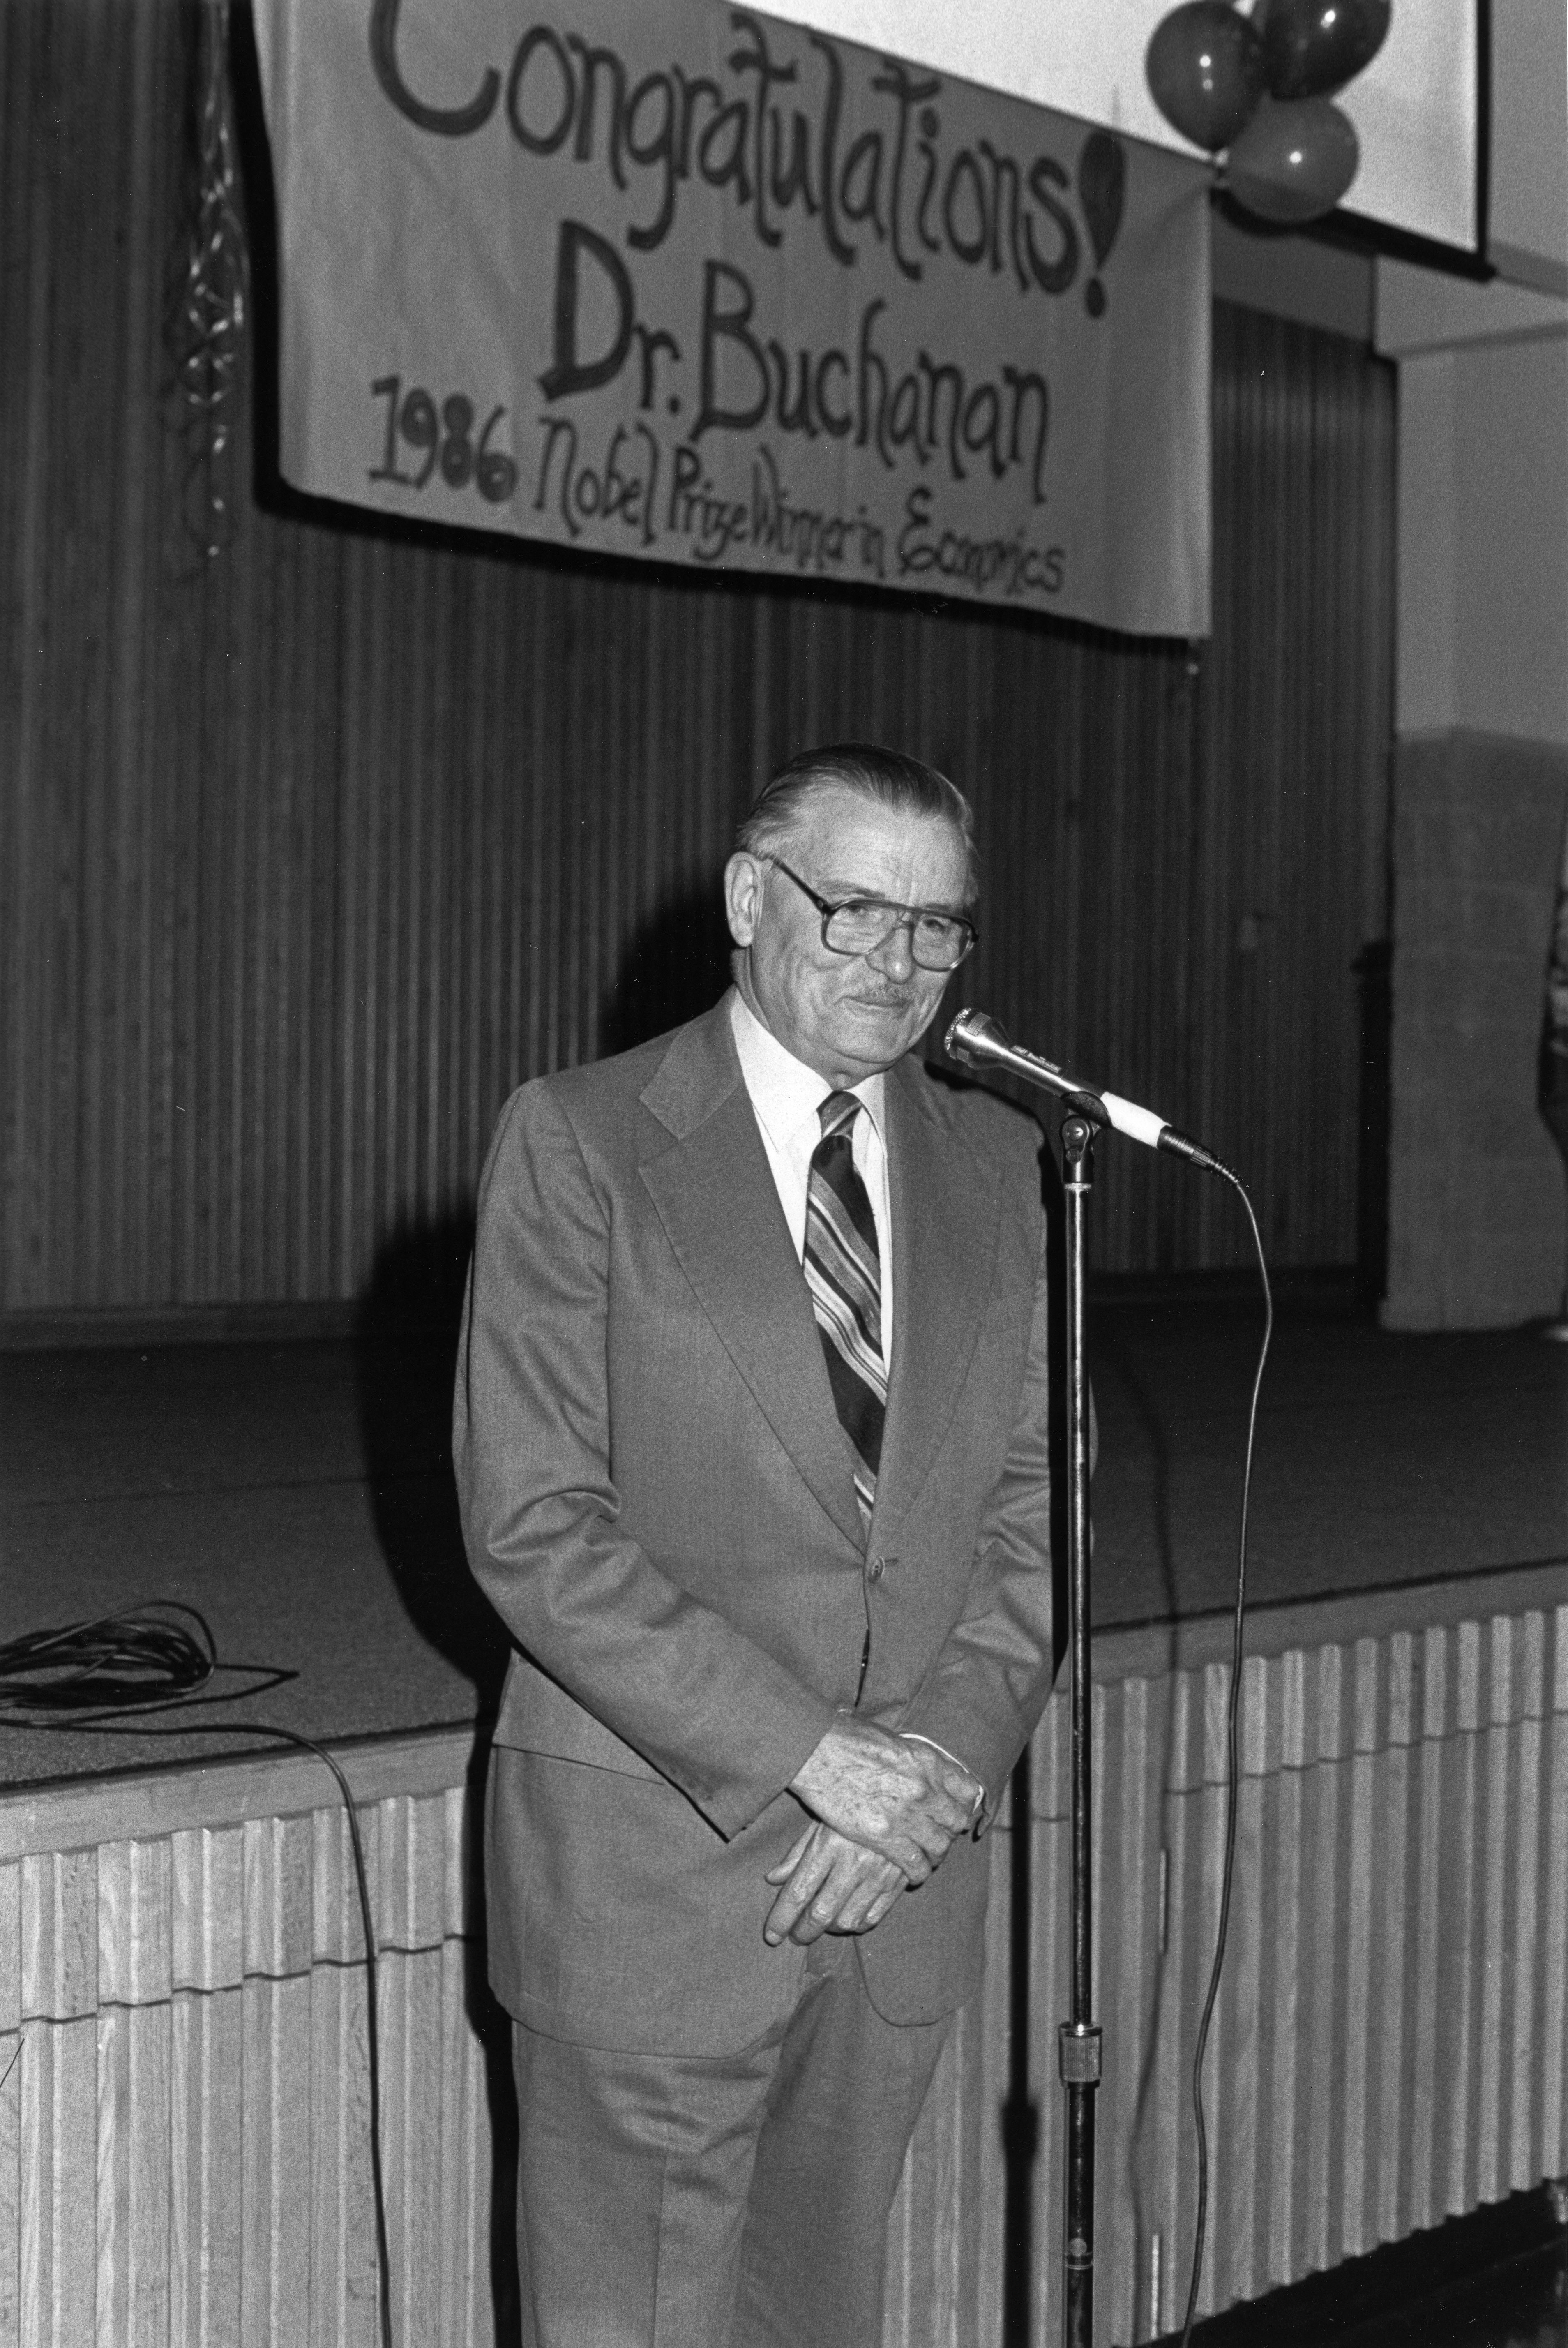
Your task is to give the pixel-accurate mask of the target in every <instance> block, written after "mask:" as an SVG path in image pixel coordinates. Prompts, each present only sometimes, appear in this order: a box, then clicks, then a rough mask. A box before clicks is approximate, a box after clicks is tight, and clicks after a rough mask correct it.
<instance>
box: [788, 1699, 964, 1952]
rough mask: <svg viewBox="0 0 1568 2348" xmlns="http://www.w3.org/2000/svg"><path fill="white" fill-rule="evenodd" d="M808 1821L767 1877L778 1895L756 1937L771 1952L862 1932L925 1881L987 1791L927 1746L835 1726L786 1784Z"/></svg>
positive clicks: (845, 1724)
mask: <svg viewBox="0 0 1568 2348" xmlns="http://www.w3.org/2000/svg"><path fill="white" fill-rule="evenodd" d="M790 1791H791V1793H792V1794H794V1796H795V1797H796V1799H797V1800H798V1801H799V1802H801V1803H802V1804H803V1805H804V1807H805V1808H806V1809H808V1810H810V1811H811V1812H812V1814H813V1817H814V1820H815V1823H814V1824H813V1825H811V1826H808V1827H806V1828H804V1831H803V1832H802V1833H801V1835H800V1836H799V1837H798V1838H797V1839H796V1841H795V1842H794V1845H793V1847H792V1848H791V1849H790V1850H789V1852H788V1854H787V1855H786V1856H785V1857H784V1859H780V1861H779V1863H778V1865H777V1866H776V1867H771V1868H769V1869H768V1872H767V1880H768V1881H769V1882H770V1883H771V1884H773V1885H774V1886H775V1887H776V1888H777V1890H778V1897H777V1899H776V1900H774V1904H773V1907H772V1908H771V1909H770V1910H769V1911H768V1917H767V1921H766V1922H765V1923H764V1926H763V1937H764V1940H766V1941H768V1942H769V1943H770V1944H771V1945H772V1946H774V1947H776V1946H777V1945H778V1943H779V1942H780V1941H784V1940H785V1939H789V1940H792V1941H801V1942H803V1943H804V1942H806V1941H815V1939H816V1938H817V1937H818V1935H819V1934H821V1933H823V1932H868V1931H871V1929H872V1928H873V1926H874V1925H876V1924H880V1922H881V1921H882V1919H883V1918H884V1916H886V1913H887V1911H888V1910H889V1909H890V1908H891V1907H892V1905H893V1903H894V1901H895V1900H897V1897H898V1895H899V1893H900V1892H901V1891H903V1890H907V1887H908V1886H909V1885H911V1884H915V1883H924V1882H925V1880H926V1879H927V1876H928V1875H929V1874H931V1872H932V1871H933V1869H935V1868H937V1867H938V1866H939V1865H940V1863H941V1861H942V1859H943V1858H944V1857H945V1856H946V1854H947V1851H948V1848H949V1846H950V1845H951V1844H952V1843H953V1841H954V1840H955V1839H956V1838H957V1837H958V1836H959V1835H960V1834H965V1833H967V1832H968V1829H969V1828H970V1827H972V1826H973V1825H974V1823H975V1820H976V1818H977V1816H978V1814H979V1808H980V1805H981V1804H982V1803H983V1801H984V1799H985V1788H984V1787H982V1785H981V1784H980V1781H979V1778H978V1777H972V1776H970V1775H969V1773H968V1770H967V1769H964V1768H961V1767H960V1766H958V1763H957V1762H956V1761H951V1760H949V1759H948V1756H947V1755H946V1754H945V1753H939V1752H938V1750H937V1748H936V1746H934V1745H926V1744H922V1743H919V1742H917V1741H915V1740H912V1739H906V1738H904V1737H901V1736H894V1735H889V1734H888V1732H887V1731H886V1729H883V1728H877V1727H876V1726H875V1725H873V1724H872V1723H871V1722H869V1721H862V1720H853V1719H849V1718H844V1719H840V1720H836V1721H835V1723H834V1724H833V1726H832V1727H831V1728H829V1729H828V1730H827V1731H826V1732H825V1735H824V1736H823V1738H822V1741H821V1743H820V1744H819V1745H818V1746H817V1747H816V1749H815V1752H814V1753H813V1754H812V1755H811V1756H810V1757H809V1758H808V1759H807V1760H806V1761H804V1763H803V1764H802V1766H801V1767H800V1769H799V1770H798V1771H797V1772H796V1774H795V1776H794V1777H793V1778H792V1779H791V1781H790Z"/></svg>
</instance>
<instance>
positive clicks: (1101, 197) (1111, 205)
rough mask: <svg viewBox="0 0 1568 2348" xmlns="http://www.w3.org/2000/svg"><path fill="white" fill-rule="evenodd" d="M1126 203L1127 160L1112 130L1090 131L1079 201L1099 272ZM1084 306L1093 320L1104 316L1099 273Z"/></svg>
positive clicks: (1081, 164) (1085, 295) (1080, 170)
mask: <svg viewBox="0 0 1568 2348" xmlns="http://www.w3.org/2000/svg"><path fill="white" fill-rule="evenodd" d="M1126 200H1127V157H1126V154H1125V151H1124V149H1123V148H1122V141H1121V140H1120V139H1118V138H1117V136H1116V134H1115V132H1114V131H1113V130H1091V132H1090V134H1089V136H1088V138H1087V139H1085V140H1084V142H1083V152H1082V153H1081V155H1080V156H1079V159H1078V201H1079V202H1080V203H1081V205H1082V206H1083V217H1084V220H1085V221H1087V223H1088V226H1089V242H1090V245H1091V249H1092V251H1093V254H1094V267H1095V270H1096V272H1098V271H1100V270H1102V269H1103V268H1104V266H1105V256H1106V254H1107V253H1108V252H1110V250H1111V248H1112V245H1113V244H1114V243H1115V242H1116V232H1117V230H1118V229H1119V228H1120V227H1121V225H1122V205H1123V204H1124V203H1125V201H1126ZM1083 305H1084V307H1085V309H1086V310H1087V311H1088V313H1089V314H1090V316H1091V318H1099V317H1102V316H1103V314H1104V311H1105V288H1104V286H1103V285H1102V283H1101V282H1100V279H1099V276H1098V274H1096V275H1093V276H1091V278H1090V280H1089V283H1088V284H1087V285H1086V286H1085V287H1084V289H1083Z"/></svg>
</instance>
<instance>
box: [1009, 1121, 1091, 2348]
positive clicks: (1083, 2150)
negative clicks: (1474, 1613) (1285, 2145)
mask: <svg viewBox="0 0 1568 2348" xmlns="http://www.w3.org/2000/svg"><path fill="white" fill-rule="evenodd" d="M1061 1159H1062V1168H1061V1170H1062V1189H1063V1191H1064V1193H1065V1196H1066V1201H1067V1216H1066V1240H1067V1459H1068V1470H1067V1472H1068V1491H1067V1637H1068V1648H1069V1672H1070V1682H1069V1687H1070V1694H1069V1704H1070V1710H1069V1722H1070V1729H1069V1735H1070V1738H1071V1765H1072V1776H1071V1811H1072V1885H1071V1910H1072V1915H1071V1921H1072V1983H1071V2007H1070V2019H1069V2020H1068V2021H1066V2022H1064V2023H1062V2024H1061V2026H1060V2028H1059V2029H1058V2032H1057V2056H1058V2062H1059V2065H1060V2069H1061V2084H1062V2085H1063V2086H1064V2087H1065V2088H1066V2090H1067V2147H1066V2165H1065V2184H1066V2195H1065V2202H1064V2207H1063V2213H1062V2242H1061V2337H1062V2341H1063V2343H1064V2348H1091V2343H1092V2340H1093V2333H1094V2096H1095V2090H1096V2088H1097V2087H1098V2086H1099V2085H1100V2044H1101V2034H1100V2027H1099V2024H1097V2023H1096V2022H1095V2021H1093V2019H1092V2018H1091V2008H1092V1981H1091V1962H1092V1957H1093V1941H1092V1920H1093V1902H1092V1885H1091V1877H1090V1868H1091V1842H1090V1818H1091V1809H1090V1790H1091V1789H1090V1757H1091V1750H1092V1734H1091V1719H1090V1700H1091V1691H1090V1680H1089V1375H1088V1370H1087V1367H1086V1364H1085V1355H1084V1342H1083V1253H1084V1246H1083V1243H1084V1226H1085V1213H1086V1207H1087V1202H1088V1199H1089V1193H1090V1190H1091V1188H1092V1187H1093V1182H1094V1124H1093V1122H1092V1121H1091V1118H1090V1117H1084V1116H1081V1115H1080V1114H1079V1112H1078V1110H1077V1109H1076V1108H1074V1109H1073V1110H1072V1111H1071V1114H1070V1115H1069V1116H1067V1117H1064V1118H1063V1120H1062V1126H1061ZM1026 1831H1027V1822H1026Z"/></svg>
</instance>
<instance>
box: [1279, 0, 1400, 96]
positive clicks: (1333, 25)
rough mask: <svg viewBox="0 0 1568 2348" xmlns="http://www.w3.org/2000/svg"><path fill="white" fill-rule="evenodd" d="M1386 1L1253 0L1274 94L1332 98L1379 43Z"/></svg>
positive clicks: (1387, 8) (1366, 63) (1384, 27)
mask: <svg viewBox="0 0 1568 2348" xmlns="http://www.w3.org/2000/svg"><path fill="white" fill-rule="evenodd" d="M1392 13H1393V12H1392V9H1391V7H1390V5H1389V0H1258V5H1257V7H1256V9H1255V12H1254V17H1253V21H1254V23H1255V25H1256V26H1257V29H1258V32H1259V34H1260V36H1262V40H1263V62H1264V71H1265V73H1266V77H1267V80H1268V87H1269V90H1270V93H1271V95H1272V96H1274V97H1275V98H1331V97H1332V96H1333V94H1334V92H1335V91H1336V90H1337V89H1343V88H1344V87H1345V85H1346V83H1347V82H1348V81H1350V80H1352V79H1353V78H1354V77H1355V76H1356V75H1357V74H1358V73H1359V72H1360V71H1361V69H1362V67H1364V66H1369V65H1370V64H1371V62H1372V59H1373V58H1374V57H1376V56H1377V54H1378V50H1379V49H1380V48H1381V47H1382V46H1383V42H1384V39H1385V36H1387V34H1388V30H1389V17H1390V15H1392Z"/></svg>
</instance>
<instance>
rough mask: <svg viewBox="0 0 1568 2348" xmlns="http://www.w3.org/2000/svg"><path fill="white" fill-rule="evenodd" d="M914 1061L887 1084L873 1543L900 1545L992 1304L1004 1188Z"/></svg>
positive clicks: (902, 1064)
mask: <svg viewBox="0 0 1568 2348" xmlns="http://www.w3.org/2000/svg"><path fill="white" fill-rule="evenodd" d="M934 1092H935V1088H934V1087H933V1086H932V1085H931V1084H930V1081H929V1079H928V1078H927V1077H925V1076H922V1075H921V1074H920V1072H919V1069H918V1067H917V1066H916V1065H915V1064H914V1063H913V1062H912V1061H910V1060H902V1061H900V1062H899V1064H898V1065H897V1067H896V1068H894V1069H893V1071H892V1072H891V1074H890V1075H889V1076H888V1079H887V1086H886V1102H887V1126H888V1133H887V1159H888V1189H889V1193H890V1205H891V1210H892V1220H893V1375H892V1382H891V1385H890V1387H889V1391H888V1396H887V1428H886V1436H885V1437H884V1441H883V1448H882V1468H881V1472H880V1474H879V1475H878V1477H877V1480H876V1517H875V1519H874V1520H873V1524H872V1539H873V1541H874V1543H877V1544H880V1543H881V1542H883V1541H884V1540H887V1541H892V1540H897V1529H898V1527H899V1525H900V1524H901V1522H902V1521H903V1519H904V1518H905V1516H906V1515H907V1512H908V1509H909V1508H910V1507H911V1505H912V1504H913V1502H914V1500H915V1498H916V1497H917V1493H918V1492H919V1489H920V1487H921V1486H922V1484H923V1483H924V1482H925V1480H926V1477H927V1472H928V1470H929V1468H930V1464H931V1461H932V1460H933V1459H934V1458H935V1457H936V1454H937V1451H938V1447H939V1446H940V1444H941V1440H942V1437H943V1436H944V1434H945V1433H946V1431H947V1427H948V1421H949V1420H950V1419H951V1417H952V1416H953V1412H954V1409H955V1408H956V1406H957V1404H958V1395H959V1394H960V1392H961V1391H962V1388H963V1384H964V1380H965V1379H966V1377H967V1376H968V1369H969V1364H970V1361H971V1360H972V1359H973V1356H974V1351H975V1345H976V1343H977V1341H978V1339H979V1329H980V1323H981V1321H982V1319H983V1318H984V1315H985V1311H986V1307H987V1305H988V1303H989V1300H990V1283H991V1277H992V1270H993V1266H994V1264H995V1261H996V1248H997V1219H998V1188H997V1179H996V1176H995V1174H994V1172H993V1171H992V1169H991V1168H990V1167H989V1165H988V1164H987V1163H986V1162H985V1161H984V1160H983V1159H980V1158H979V1157H977V1156H976V1154H975V1152H974V1151H973V1150H972V1149H971V1148H970V1147H969V1145H968V1141H967V1140H966V1139H965V1138H964V1137H963V1135H962V1134H961V1132H959V1131H958V1128H956V1127H952V1126H949V1125H948V1124H947V1123H946V1121H945V1119H944V1118H943V1117H942V1116H941V1113H940V1110H939V1108H938V1102H937V1100H936V1098H935V1097H934Z"/></svg>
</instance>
